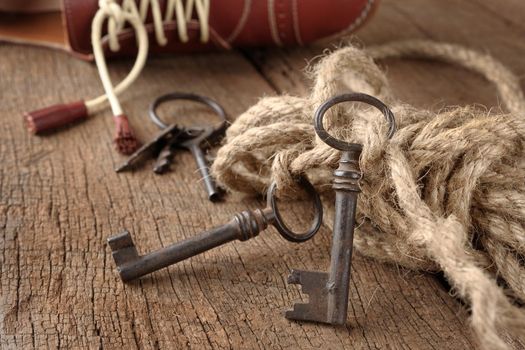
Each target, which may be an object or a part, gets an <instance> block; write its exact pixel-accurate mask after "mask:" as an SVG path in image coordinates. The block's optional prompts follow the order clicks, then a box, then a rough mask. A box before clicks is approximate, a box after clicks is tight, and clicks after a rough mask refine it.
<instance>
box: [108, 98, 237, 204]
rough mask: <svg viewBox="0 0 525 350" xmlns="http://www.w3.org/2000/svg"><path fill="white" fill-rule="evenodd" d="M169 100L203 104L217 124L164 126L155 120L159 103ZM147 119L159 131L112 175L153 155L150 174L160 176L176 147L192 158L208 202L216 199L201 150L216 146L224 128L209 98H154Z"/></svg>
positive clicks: (221, 114)
mask: <svg viewBox="0 0 525 350" xmlns="http://www.w3.org/2000/svg"><path fill="white" fill-rule="evenodd" d="M172 100H189V101H195V102H199V103H202V104H205V105H207V106H208V107H210V108H211V109H212V110H213V111H214V112H215V113H216V114H217V115H218V116H219V118H220V120H221V121H220V123H219V124H217V125H215V126H213V125H205V126H197V127H190V128H188V127H182V126H179V125H177V124H170V125H168V124H166V123H165V122H163V121H162V120H161V119H160V118H159V116H158V114H157V109H158V107H159V106H160V105H161V104H163V103H165V102H168V101H172ZM149 116H150V118H151V120H152V121H153V122H154V123H155V124H156V125H157V126H158V127H159V128H160V129H162V131H161V132H160V133H159V134H158V135H157V136H155V138H153V139H152V140H151V141H150V142H148V143H146V144H145V145H143V146H142V147H140V148H139V149H138V150H137V151H136V152H135V153H133V154H132V155H131V156H130V157H129V158H128V159H127V160H126V161H125V162H124V163H123V164H122V165H120V166H119V167H117V169H115V170H116V172H122V171H126V170H130V169H132V168H133V167H134V166H135V165H136V164H137V163H138V162H139V161H140V160H141V159H143V158H144V157H146V156H150V155H152V154H153V155H155V154H156V155H157V160H156V162H155V165H154V167H153V171H154V172H155V173H156V174H163V173H165V172H166V171H168V170H169V169H170V166H171V164H172V162H173V157H174V155H175V151H176V150H177V149H180V148H183V149H187V150H189V151H190V152H191V153H192V155H193V157H194V158H195V162H196V163H197V167H198V169H199V171H200V173H201V176H202V178H203V181H204V186H205V188H206V193H207V194H208V198H209V199H210V200H211V201H215V200H217V199H219V191H218V189H217V186H216V184H215V181H214V180H213V178H212V177H211V175H210V170H209V166H208V162H207V160H206V157H205V155H204V148H206V147H210V146H211V145H213V144H215V143H217V142H218V141H219V140H220V139H221V138H222V137H223V136H224V133H225V131H226V127H227V120H226V113H225V112H224V109H223V108H222V107H221V106H220V105H219V104H218V103H217V102H215V101H213V100H212V99H210V98H207V97H204V96H200V95H196V94H189V93H178V92H175V93H171V94H167V95H164V96H161V97H159V98H157V99H156V100H155V101H154V102H153V103H152V104H151V106H150V108H149Z"/></svg>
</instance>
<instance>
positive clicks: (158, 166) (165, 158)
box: [153, 143, 175, 174]
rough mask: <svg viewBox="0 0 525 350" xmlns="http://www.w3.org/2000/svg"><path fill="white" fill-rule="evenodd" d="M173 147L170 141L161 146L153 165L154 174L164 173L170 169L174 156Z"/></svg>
mask: <svg viewBox="0 0 525 350" xmlns="http://www.w3.org/2000/svg"><path fill="white" fill-rule="evenodd" d="M174 147H175V146H174V145H173V144H172V143H168V144H166V145H165V146H164V147H163V148H162V150H161V151H160V153H159V155H158V157H157V160H156V161H155V165H154V166H153V172H154V173H155V174H164V173H165V172H167V171H168V170H169V169H170V166H171V164H172V163H173V157H174V156H175V150H174Z"/></svg>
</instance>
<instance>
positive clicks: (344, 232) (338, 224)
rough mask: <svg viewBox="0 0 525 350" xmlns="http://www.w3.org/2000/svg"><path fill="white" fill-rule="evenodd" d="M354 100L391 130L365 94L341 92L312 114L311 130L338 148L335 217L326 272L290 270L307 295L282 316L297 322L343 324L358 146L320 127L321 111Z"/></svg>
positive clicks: (379, 105) (388, 116) (291, 280)
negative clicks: (368, 107)
mask: <svg viewBox="0 0 525 350" xmlns="http://www.w3.org/2000/svg"><path fill="white" fill-rule="evenodd" d="M346 101H357V102H364V103H367V104H370V105H372V106H374V107H376V108H377V109H379V110H380V111H381V112H382V113H383V114H384V115H385V118H386V119H387V121H388V122H389V125H390V127H389V131H388V137H389V138H390V137H392V135H393V134H394V132H395V121H394V115H393V114H392V112H391V111H390V109H389V108H388V107H387V106H386V105H385V104H384V103H383V102H381V101H380V100H378V99H376V98H375V97H372V96H369V95H365V94H357V93H353V94H344V95H339V96H336V97H333V98H331V99H329V100H328V101H326V102H325V103H323V104H322V105H321V106H320V107H319V108H318V109H317V111H316V113H315V123H314V126H315V131H316V132H317V135H318V136H319V137H320V138H321V140H323V141H324V142H325V143H326V144H328V145H329V146H331V147H333V148H335V149H338V150H340V151H341V152H342V153H341V158H340V160H339V167H338V168H337V169H336V170H335V171H334V180H333V188H334V190H335V218H334V231H333V239H332V251H331V259H330V271H329V272H328V273H326V272H318V271H304V270H292V273H291V275H290V276H289V277H288V283H290V284H299V285H301V286H302V291H303V293H305V294H308V295H309V302H308V303H307V304H304V303H298V304H295V305H294V307H293V310H289V311H287V312H286V313H285V316H286V318H289V319H293V320H300V321H316V322H324V323H330V324H337V325H340V324H344V323H345V322H346V318H347V310H348V292H349V282H350V270H351V262H352V245H353V235H354V226H355V212H356V206H357V195H358V194H359V192H360V188H359V179H360V178H361V176H362V174H361V171H360V169H359V156H360V154H361V150H362V145H360V144H355V143H348V142H344V141H342V140H339V139H336V138H334V137H332V136H331V135H330V134H328V132H327V131H326V130H325V129H324V127H323V116H324V114H325V112H326V111H327V110H328V109H329V108H330V107H332V106H333V105H335V104H338V103H341V102H346Z"/></svg>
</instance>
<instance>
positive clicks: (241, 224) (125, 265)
mask: <svg viewBox="0 0 525 350" xmlns="http://www.w3.org/2000/svg"><path fill="white" fill-rule="evenodd" d="M299 181H300V184H301V185H302V186H303V187H304V188H305V190H306V191H307V192H308V194H309V195H310V197H311V198H312V200H313V203H314V210H315V217H314V220H313V223H312V225H311V227H310V229H309V230H308V231H307V232H306V233H301V234H297V233H294V232H292V231H291V230H289V229H288V228H287V227H286V226H285V224H284V222H283V220H282V218H281V215H280V214H279V210H278V209H277V205H276V199H275V196H274V194H275V187H276V186H275V183H274V184H272V185H271V186H270V188H269V189H268V193H267V195H268V198H267V202H268V203H267V207H266V208H265V209H256V210H245V211H242V212H240V213H238V214H236V215H235V216H234V218H233V219H232V220H230V221H229V222H228V223H227V224H225V225H223V226H220V227H217V228H214V229H211V230H209V231H205V232H202V233H200V234H198V235H196V236H195V237H191V238H188V239H185V240H183V241H181V242H178V243H175V244H172V245H170V246H167V247H164V248H161V249H159V250H157V251H155V252H153V253H149V254H146V255H139V254H138V252H137V249H136V247H135V244H134V243H133V240H132V238H131V235H130V234H129V232H128V231H124V232H122V233H120V234H118V235H115V236H113V237H110V238H109V239H108V244H109V246H110V248H111V250H112V252H113V259H114V260H115V263H116V264H117V269H118V272H119V274H120V277H121V278H122V280H123V281H131V280H134V279H136V278H139V277H141V276H144V275H146V274H149V273H151V272H154V271H157V270H159V269H162V268H164V267H167V266H169V265H172V264H175V263H178V262H180V261H182V260H185V259H188V258H190V257H192V256H195V255H197V254H200V253H203V252H205V251H207V250H209V249H212V248H215V247H218V246H220V245H222V244H225V243H228V242H230V241H233V240H236V239H238V240H240V241H246V240H248V239H251V238H253V237H256V236H257V235H258V234H259V233H260V232H261V231H262V230H264V229H266V228H267V227H268V225H273V226H274V227H275V228H276V229H277V231H278V232H279V233H280V234H281V235H282V236H283V237H284V238H285V239H287V240H289V241H292V242H304V241H307V240H309V239H310V238H312V237H313V236H314V235H315V234H316V233H317V231H318V230H319V228H320V227H321V223H322V220H323V206H322V204H321V199H320V197H319V194H318V193H317V192H316V191H315V189H314V187H313V186H312V185H311V184H310V183H309V182H308V180H306V178H300V179H299Z"/></svg>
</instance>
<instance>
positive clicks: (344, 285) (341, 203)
mask: <svg viewBox="0 0 525 350" xmlns="http://www.w3.org/2000/svg"><path fill="white" fill-rule="evenodd" d="M359 153H360V152H343V153H342V155H341V160H340V161H339V168H338V169H337V170H336V171H335V172H334V182H333V188H334V190H335V217H334V230H333V238H332V239H333V240H332V251H331V254H330V273H329V275H328V282H327V284H326V287H327V289H328V294H327V296H328V300H327V319H328V322H329V323H332V324H344V323H345V322H346V315H347V310H348V293H349V290H350V288H349V283H350V271H351V265H352V247H353V241H354V227H355V213H356V207H357V196H358V194H359V192H360V189H359V184H358V181H359V179H360V178H361V173H360V171H359Z"/></svg>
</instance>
